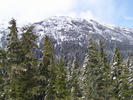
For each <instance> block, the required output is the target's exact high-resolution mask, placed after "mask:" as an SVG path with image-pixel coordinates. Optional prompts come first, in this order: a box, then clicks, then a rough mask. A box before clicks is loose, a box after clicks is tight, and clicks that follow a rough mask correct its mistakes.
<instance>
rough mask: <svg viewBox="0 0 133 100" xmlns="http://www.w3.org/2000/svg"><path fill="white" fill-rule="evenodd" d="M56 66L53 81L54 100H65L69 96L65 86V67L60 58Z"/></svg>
mask: <svg viewBox="0 0 133 100" xmlns="http://www.w3.org/2000/svg"><path fill="white" fill-rule="evenodd" d="M57 67H58V68H57V76H56V81H55V82H56V83H55V90H56V100H67V99H68V97H69V89H68V87H67V74H66V69H65V66H64V62H63V60H62V59H60V62H59V64H58V66H57Z"/></svg>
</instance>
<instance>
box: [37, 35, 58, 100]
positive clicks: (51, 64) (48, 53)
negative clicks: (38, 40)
mask: <svg viewBox="0 0 133 100" xmlns="http://www.w3.org/2000/svg"><path fill="white" fill-rule="evenodd" d="M56 72H57V66H56V64H55V60H54V55H53V46H52V44H51V42H50V39H49V37H48V36H47V35H46V36H45V40H44V52H43V58H42V61H41V63H40V66H39V79H40V81H39V86H38V87H39V94H40V95H39V98H40V100H43V99H44V98H45V99H46V100H54V99H55V98H56V92H55V80H56Z"/></svg>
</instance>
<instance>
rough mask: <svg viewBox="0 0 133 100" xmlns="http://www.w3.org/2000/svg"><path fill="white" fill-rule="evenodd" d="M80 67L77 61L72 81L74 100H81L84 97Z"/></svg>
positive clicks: (75, 61)
mask: <svg viewBox="0 0 133 100" xmlns="http://www.w3.org/2000/svg"><path fill="white" fill-rule="evenodd" d="M80 74H81V72H80V66H79V64H78V61H77V59H76V58H75V60H74V65H73V69H72V81H71V97H72V100H79V98H81V97H82V89H81V86H80V85H81V84H80V81H81V76H80Z"/></svg>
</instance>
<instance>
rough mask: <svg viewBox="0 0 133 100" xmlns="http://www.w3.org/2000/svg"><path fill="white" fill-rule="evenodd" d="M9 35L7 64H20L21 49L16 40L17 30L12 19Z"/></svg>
mask: <svg viewBox="0 0 133 100" xmlns="http://www.w3.org/2000/svg"><path fill="white" fill-rule="evenodd" d="M9 24H10V27H9V30H10V33H9V34H8V36H7V57H8V63H12V64H20V63H21V61H22V59H21V53H22V51H21V50H22V47H21V44H20V40H19V38H18V29H17V26H16V20H15V19H12V20H11V21H10V22H9Z"/></svg>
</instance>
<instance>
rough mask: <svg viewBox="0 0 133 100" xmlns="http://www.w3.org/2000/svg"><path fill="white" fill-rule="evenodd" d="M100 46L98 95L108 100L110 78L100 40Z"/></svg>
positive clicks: (107, 63)
mask: <svg viewBox="0 0 133 100" xmlns="http://www.w3.org/2000/svg"><path fill="white" fill-rule="evenodd" d="M99 44H100V51H99V55H100V70H99V71H100V73H99V75H98V76H99V78H100V80H101V81H100V82H99V83H100V92H99V95H101V96H102V97H103V98H104V100H109V98H110V96H111V95H110V88H111V78H110V77H111V76H110V66H109V62H108V60H107V55H106V54H105V51H104V44H103V42H102V40H100V41H99Z"/></svg>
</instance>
